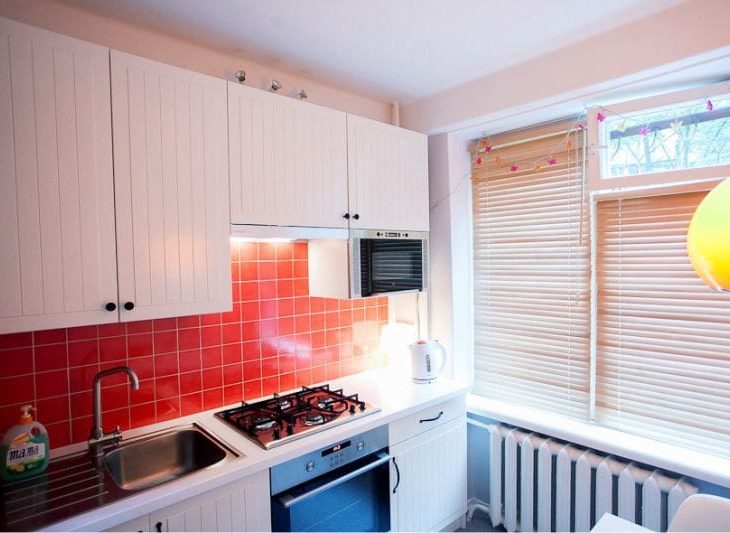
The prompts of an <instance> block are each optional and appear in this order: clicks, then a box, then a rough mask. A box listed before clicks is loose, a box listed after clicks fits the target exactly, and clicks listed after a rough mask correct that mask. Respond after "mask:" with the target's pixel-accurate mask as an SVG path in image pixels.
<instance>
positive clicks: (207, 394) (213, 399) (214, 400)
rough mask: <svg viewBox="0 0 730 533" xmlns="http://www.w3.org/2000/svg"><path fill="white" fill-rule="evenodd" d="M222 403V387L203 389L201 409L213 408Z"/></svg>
mask: <svg viewBox="0 0 730 533" xmlns="http://www.w3.org/2000/svg"><path fill="white" fill-rule="evenodd" d="M222 405H223V388H221V387H219V388H217V389H209V390H204V391H203V409H206V410H208V409H215V408H217V407H221V406H222Z"/></svg>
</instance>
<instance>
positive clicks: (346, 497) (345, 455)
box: [270, 426, 390, 531]
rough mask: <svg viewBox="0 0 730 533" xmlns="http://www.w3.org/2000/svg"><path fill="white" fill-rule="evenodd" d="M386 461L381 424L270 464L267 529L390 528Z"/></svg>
mask: <svg viewBox="0 0 730 533" xmlns="http://www.w3.org/2000/svg"><path fill="white" fill-rule="evenodd" d="M389 462H390V455H388V427H387V426H381V427H378V428H375V429H372V430H370V431H367V432H364V433H361V434H359V435H356V436H353V437H351V438H348V439H345V440H342V441H339V442H336V443H334V444H332V445H330V446H327V447H325V448H321V449H319V450H316V451H314V452H311V453H308V454H306V455H303V456H301V457H297V458H295V459H291V460H289V461H287V462H285V463H282V464H280V465H276V466H274V467H272V468H271V471H270V475H271V524H272V530H273V531H388V530H390V492H389V486H390V474H389Z"/></svg>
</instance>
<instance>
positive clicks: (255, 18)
mask: <svg viewBox="0 0 730 533" xmlns="http://www.w3.org/2000/svg"><path fill="white" fill-rule="evenodd" d="M68 1H70V2H71V3H75V4H78V5H81V6H83V7H86V8H89V9H92V10H94V11H97V12H100V13H103V14H106V15H109V16H111V17H115V18H121V19H124V20H127V21H129V22H132V23H135V24H144V25H147V26H149V27H152V28H154V29H157V30H160V31H164V32H166V33H169V34H173V35H177V36H180V37H184V38H186V39H190V40H193V41H197V42H200V43H202V44H207V45H210V46H214V47H216V48H220V49H223V50H227V51H233V52H236V53H240V54H242V55H243V56H245V57H248V58H250V59H252V60H255V61H259V62H265V63H267V64H269V65H271V66H275V67H277V68H280V69H282V70H287V71H291V72H294V73H298V74H301V75H304V76H306V77H310V78H314V79H317V80H319V81H323V82H325V83H330V84H332V85H335V86H339V87H342V88H346V89H350V90H354V91H356V92H359V93H361V94H366V95H372V96H375V97H379V98H386V99H393V100H396V99H397V100H400V101H401V102H403V103H408V102H410V101H413V100H416V99H419V98H422V97H425V96H429V95H432V94H435V93H438V92H441V91H444V90H446V89H449V88H452V87H455V86H457V85H461V84H463V83H465V82H467V81H470V80H473V79H476V78H479V77H482V76H484V75H487V74H491V73H493V72H496V71H498V70H500V69H503V68H505V67H508V66H510V65H514V64H517V63H521V62H523V61H526V60H528V59H532V58H535V57H539V56H540V55H543V54H545V53H547V52H550V51H553V50H556V49H558V48H561V47H563V46H566V45H568V44H572V43H575V42H578V41H580V40H582V39H585V38H588V37H591V36H593V35H597V34H599V33H602V32H605V31H607V30H610V29H612V28H614V27H617V26H620V25H622V24H625V23H627V22H629V21H633V20H636V19H639V18H641V17H644V16H647V15H650V14H652V13H655V12H658V11H661V10H663V9H666V8H668V7H671V6H672V5H674V4H677V3H680V2H681V1H684V0H204V1H203V0H68Z"/></svg>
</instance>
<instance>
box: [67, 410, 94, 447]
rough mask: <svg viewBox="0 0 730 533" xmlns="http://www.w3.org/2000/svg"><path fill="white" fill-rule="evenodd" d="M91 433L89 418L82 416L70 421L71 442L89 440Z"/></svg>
mask: <svg viewBox="0 0 730 533" xmlns="http://www.w3.org/2000/svg"><path fill="white" fill-rule="evenodd" d="M90 432H91V417H90V416H84V417H81V418H74V419H72V420H71V440H72V441H73V442H82V441H85V440H86V439H88V438H89V433H90Z"/></svg>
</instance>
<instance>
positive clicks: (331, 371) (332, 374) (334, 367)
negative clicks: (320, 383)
mask: <svg viewBox="0 0 730 533" xmlns="http://www.w3.org/2000/svg"><path fill="white" fill-rule="evenodd" d="M325 375H326V376H327V380H330V379H337V378H339V377H340V376H342V374H341V373H340V363H332V364H329V365H327V366H326V367H325Z"/></svg>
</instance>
